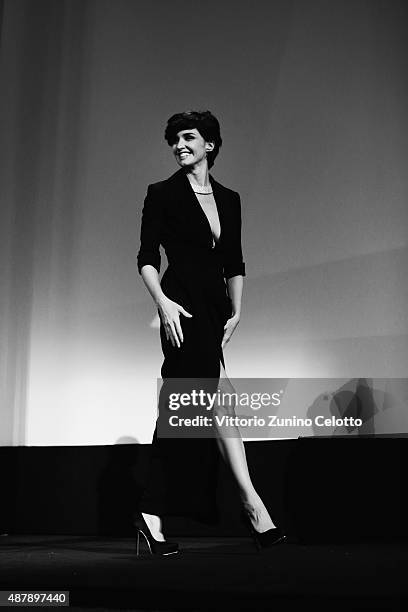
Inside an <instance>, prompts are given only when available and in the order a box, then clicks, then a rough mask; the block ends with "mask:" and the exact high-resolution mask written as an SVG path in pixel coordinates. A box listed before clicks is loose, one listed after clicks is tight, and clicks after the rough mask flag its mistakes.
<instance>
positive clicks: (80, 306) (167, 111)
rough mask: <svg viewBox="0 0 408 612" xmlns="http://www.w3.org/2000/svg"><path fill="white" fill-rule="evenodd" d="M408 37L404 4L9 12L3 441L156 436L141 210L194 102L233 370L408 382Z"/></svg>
mask: <svg viewBox="0 0 408 612" xmlns="http://www.w3.org/2000/svg"><path fill="white" fill-rule="evenodd" d="M406 28H407V3H406V2H399V1H396V0H387V1H377V0H330V1H327V0H294V1H289V0H284V1H271V0H269V1H260V0H258V1H255V2H249V1H247V0H234V1H224V2H220V1H219V0H207V1H206V2H196V1H194V0H191V1H190V2H188V3H186V2H184V1H180V0H172V1H171V2H168V1H165V0H161V1H156V2H151V1H150V0H5V1H4V3H3V18H2V30H1V70H2V87H1V91H2V96H1V138H2V143H1V154H2V164H1V176H0V181H1V182H0V184H1V213H0V214H1V218H0V233H1V235H0V256H1V257H0V266H1V281H0V282H1V286H0V290H1V294H0V313H1V319H0V332H1V336H0V337H1V345H0V389H1V428H0V436H1V438H0V442H1V443H2V444H6V445H12V444H14V445H18V444H40V445H41V444H44V445H48V444H56V445H58V444H110V443H115V442H118V441H119V442H120V441H132V440H134V441H140V442H146V441H147V442H148V441H149V440H150V436H151V433H152V427H153V424H154V418H155V410H154V407H155V384H156V383H155V378H156V377H157V376H159V375H160V365H161V361H162V356H161V349H160V344H159V338H158V331H157V319H155V309H154V305H153V302H152V300H151V298H150V296H149V295H148V293H147V291H146V289H145V287H144V285H143V283H142V280H141V278H140V277H139V275H138V273H137V269H136V254H137V250H138V247H139V226H140V214H141V207H142V204H143V198H144V196H145V193H146V188H147V185H148V184H149V183H151V182H154V181H157V180H161V179H163V178H165V177H167V176H169V175H170V174H171V173H173V172H174V171H175V170H176V169H177V167H176V165H175V162H174V159H173V157H172V154H171V151H170V149H169V148H168V146H167V144H166V143H165V141H164V139H163V131H164V126H165V122H166V120H167V118H168V117H169V116H170V115H171V114H173V113H175V112H179V111H181V110H186V109H190V108H193V109H196V108H208V109H210V110H211V111H212V112H214V113H215V114H216V115H217V116H218V118H219V120H220V122H221V127H222V135H223V138H224V145H223V147H222V149H221V152H220V155H219V157H218V158H217V161H216V164H215V166H214V168H213V169H212V174H213V176H214V177H215V178H216V179H217V180H219V181H220V182H221V183H223V184H225V185H226V186H229V187H231V188H233V189H235V190H237V191H239V192H240V194H241V198H242V204H243V248H244V255H245V261H246V264H247V277H246V279H245V287H244V299H243V316H242V320H241V323H240V326H239V328H238V330H237V331H236V334H235V335H234V338H233V340H232V341H231V342H230V344H229V345H228V348H227V349H226V351H225V357H226V365H227V373H228V374H229V376H231V377H240V376H246V377H257V376H265V377H282V376H284V377H326V376H327V377H344V378H346V379H347V378H348V377H350V378H354V377H359V376H369V377H374V378H375V377H405V376H406V375H407V353H408V342H407V331H408V320H407V283H406V269H407V206H406V193H407V172H406V169H407V165H406V162H407V138H406V133H407V130H406V127H407V125H406V124H407V107H408V90H407V75H408V66H407V60H406V57H408V54H407V36H406V31H407V29H406ZM164 268H165V261H163V267H162V270H164Z"/></svg>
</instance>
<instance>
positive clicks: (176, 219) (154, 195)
mask: <svg viewBox="0 0 408 612" xmlns="http://www.w3.org/2000/svg"><path fill="white" fill-rule="evenodd" d="M209 179H210V183H211V185H212V188H213V195H214V199H215V202H216V205H217V210H218V216H219V220H220V226H221V234H220V238H219V243H218V244H217V249H218V250H219V253H220V257H221V262H222V267H223V274H224V277H225V278H226V279H228V278H232V277H233V276H237V275H242V276H245V263H244V261H243V258H242V247H241V200H240V196H239V194H238V193H237V192H236V191H232V190H231V189H228V188H227V187H224V186H223V185H221V183H218V181H216V180H215V179H214V178H213V177H212V176H211V174H210V175H209ZM160 245H163V247H164V249H165V251H166V254H167V258H168V260H169V262H170V261H171V253H172V252H173V250H174V249H177V248H180V246H183V247H184V246H185V248H186V252H187V253H188V251H189V249H192V248H194V249H197V248H198V249H201V248H203V249H207V248H208V249H210V250H211V249H212V248H213V235H212V231H211V227H210V224H209V222H208V219H207V216H206V214H205V212H204V211H203V209H202V207H201V204H200V202H199V201H198V199H197V197H196V195H195V193H194V191H193V189H192V187H191V185H190V181H189V180H188V178H187V176H186V174H185V171H184V169H183V168H180V170H178V171H177V172H175V173H174V174H173V175H172V176H170V177H169V178H168V179H166V180H164V181H160V182H158V183H153V184H151V185H149V186H148V188H147V195H146V197H145V200H144V206H143V212H142V224H141V232H140V249H139V253H138V256H137V265H138V270H139V273H140V272H141V269H142V267H143V266H144V265H146V264H150V265H152V266H154V267H155V268H156V269H157V271H158V272H160V263H161V258H160V249H159V247H160Z"/></svg>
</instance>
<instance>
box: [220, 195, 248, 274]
mask: <svg viewBox="0 0 408 612" xmlns="http://www.w3.org/2000/svg"><path fill="white" fill-rule="evenodd" d="M241 227H242V219H241V198H240V196H239V194H238V193H236V200H235V202H234V211H233V215H232V218H231V228H230V235H229V240H228V245H227V248H226V251H225V253H224V276H225V278H226V279H228V278H232V277H233V276H238V275H241V276H245V263H244V260H243V256H242V244H241Z"/></svg>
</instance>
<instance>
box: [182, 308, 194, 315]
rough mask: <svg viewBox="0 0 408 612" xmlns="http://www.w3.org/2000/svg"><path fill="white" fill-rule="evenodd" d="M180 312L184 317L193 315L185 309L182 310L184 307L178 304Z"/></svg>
mask: <svg viewBox="0 0 408 612" xmlns="http://www.w3.org/2000/svg"><path fill="white" fill-rule="evenodd" d="M180 312H181V313H182V314H183V315H184V316H185V317H192V316H193V315H192V314H190V313H189V312H187V310H184V308H183V307H182V306H180Z"/></svg>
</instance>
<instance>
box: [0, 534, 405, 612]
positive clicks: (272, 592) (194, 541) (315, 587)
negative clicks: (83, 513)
mask: <svg viewBox="0 0 408 612" xmlns="http://www.w3.org/2000/svg"><path fill="white" fill-rule="evenodd" d="M379 528H381V525H379ZM178 541H179V543H180V547H181V552H180V553H179V554H178V555H172V556H169V557H155V556H151V555H147V554H146V555H145V556H143V557H136V555H135V552H134V550H135V548H134V540H133V539H131V538H102V537H96V536H92V537H87V536H67V535H63V536H61V535H60V536H57V535H55V536H28V535H24V536H17V535H9V536H2V537H1V538H0V557H1V569H0V572H1V573H0V576H1V579H0V588H1V589H2V590H9V589H11V590H14V591H22V590H30V589H31V590H41V591H44V590H53V591H56V590H64V591H70V608H66V609H74V610H75V609H78V610H79V609H87V610H108V609H124V610H161V611H175V610H190V611H192V610H200V611H201V610H227V609H231V610H292V609H298V610H299V609H306V608H309V607H312V606H313V609H314V610H316V609H317V610H345V609H347V610H405V609H406V608H407V604H408V584H407V583H408V581H407V570H408V554H407V543H406V541H401V542H399V541H398V540H394V541H388V542H384V541H383V542H378V543H376V542H371V543H368V542H366V543H359V544H347V545H346V544H336V545H333V544H331V545H330V544H323V545H310V544H308V545H299V544H297V543H295V542H287V543H285V544H282V545H278V546H276V547H274V548H272V549H269V550H268V552H262V553H258V552H257V551H256V549H255V547H254V545H253V543H252V541H251V540H250V539H249V538H235V537H234V538H232V537H229V538H225V537H224V538H218V537H217V538H214V537H211V538H210V537H205V538H197V537H189V538H178ZM53 609H55V608H53Z"/></svg>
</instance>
